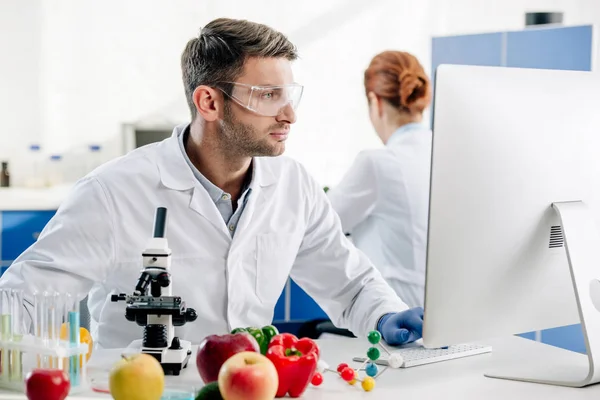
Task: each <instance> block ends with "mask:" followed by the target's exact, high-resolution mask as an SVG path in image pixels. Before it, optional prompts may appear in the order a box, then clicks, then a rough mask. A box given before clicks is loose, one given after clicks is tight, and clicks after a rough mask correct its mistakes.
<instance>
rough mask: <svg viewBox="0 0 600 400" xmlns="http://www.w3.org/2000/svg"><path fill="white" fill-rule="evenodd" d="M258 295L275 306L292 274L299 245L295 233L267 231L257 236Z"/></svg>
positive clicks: (266, 303) (265, 302) (260, 298)
mask: <svg viewBox="0 0 600 400" xmlns="http://www.w3.org/2000/svg"><path fill="white" fill-rule="evenodd" d="M256 240H257V243H256V295H257V297H258V298H259V300H260V301H261V302H262V303H263V304H265V305H268V306H275V304H276V303H277V300H278V299H279V296H280V295H281V293H282V292H283V289H284V288H285V284H286V282H287V279H288V277H289V275H290V271H291V269H292V266H293V265H294V260H295V259H296V254H297V252H298V245H297V244H296V243H295V242H296V241H295V240H294V235H293V234H281V233H266V234H262V235H258V236H257V239H256Z"/></svg>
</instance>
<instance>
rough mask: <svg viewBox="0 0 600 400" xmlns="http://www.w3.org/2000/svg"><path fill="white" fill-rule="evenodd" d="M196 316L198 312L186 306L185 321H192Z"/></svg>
mask: <svg viewBox="0 0 600 400" xmlns="http://www.w3.org/2000/svg"><path fill="white" fill-rule="evenodd" d="M196 318H198V314H196V310H194V309H193V308H188V309H187V310H185V321H186V322H194V321H195V320H196Z"/></svg>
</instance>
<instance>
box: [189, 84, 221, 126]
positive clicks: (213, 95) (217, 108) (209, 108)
mask: <svg viewBox="0 0 600 400" xmlns="http://www.w3.org/2000/svg"><path fill="white" fill-rule="evenodd" d="M192 100H193V102H194V105H195V106H196V111H197V112H198V114H200V116H201V117H202V118H203V119H204V120H205V121H208V122H212V121H216V120H217V119H219V118H220V116H221V114H222V113H223V100H224V99H223V94H222V93H221V92H220V91H219V90H217V89H214V88H212V87H209V86H204V85H201V86H198V87H197V88H196V89H195V90H194V93H193V94H192Z"/></svg>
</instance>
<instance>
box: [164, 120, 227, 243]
mask: <svg viewBox="0 0 600 400" xmlns="http://www.w3.org/2000/svg"><path fill="white" fill-rule="evenodd" d="M185 127H186V126H185V125H183V126H178V127H176V128H175V129H174V130H173V135H172V136H171V137H170V138H169V139H166V140H165V141H164V142H162V143H161V144H160V146H161V147H160V150H159V154H158V159H157V166H158V169H159V172H160V180H161V183H162V184H163V185H164V186H166V187H167V188H169V189H172V190H178V191H188V192H189V193H190V194H191V198H190V204H189V206H190V208H191V209H192V210H193V211H195V212H197V213H198V214H200V215H201V216H203V217H204V218H206V219H207V220H208V221H209V222H210V223H211V224H212V225H213V226H214V227H215V228H216V229H217V231H219V232H221V233H223V234H225V235H226V237H227V239H228V240H231V235H230V234H229V232H228V231H227V227H226V226H225V221H223V217H222V216H221V214H220V213H219V210H218V209H217V206H216V205H215V203H214V202H213V200H212V199H211V198H210V196H209V195H208V192H207V191H206V190H205V189H204V188H203V187H202V185H201V184H200V183H199V182H198V180H197V179H196V177H195V176H194V174H193V172H192V170H191V169H190V167H189V165H188V164H187V162H186V161H185V158H184V157H183V154H182V153H181V148H180V147H179V142H178V136H179V135H180V134H181V133H182V132H183V131H184V129H185Z"/></svg>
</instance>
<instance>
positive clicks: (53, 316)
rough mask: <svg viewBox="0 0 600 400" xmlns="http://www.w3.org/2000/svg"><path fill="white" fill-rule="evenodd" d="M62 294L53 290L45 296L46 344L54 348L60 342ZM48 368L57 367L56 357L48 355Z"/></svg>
mask: <svg viewBox="0 0 600 400" xmlns="http://www.w3.org/2000/svg"><path fill="white" fill-rule="evenodd" d="M63 303H64V300H63V296H62V295H61V294H60V293H58V292H54V293H52V294H51V295H50V296H48V298H47V307H46V321H47V324H48V346H49V347H52V348H56V347H58V346H59V344H60V333H61V329H60V328H61V322H62V317H63V314H64V313H63ZM48 364H49V365H48V367H49V368H57V367H58V357H50V359H49V360H48Z"/></svg>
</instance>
